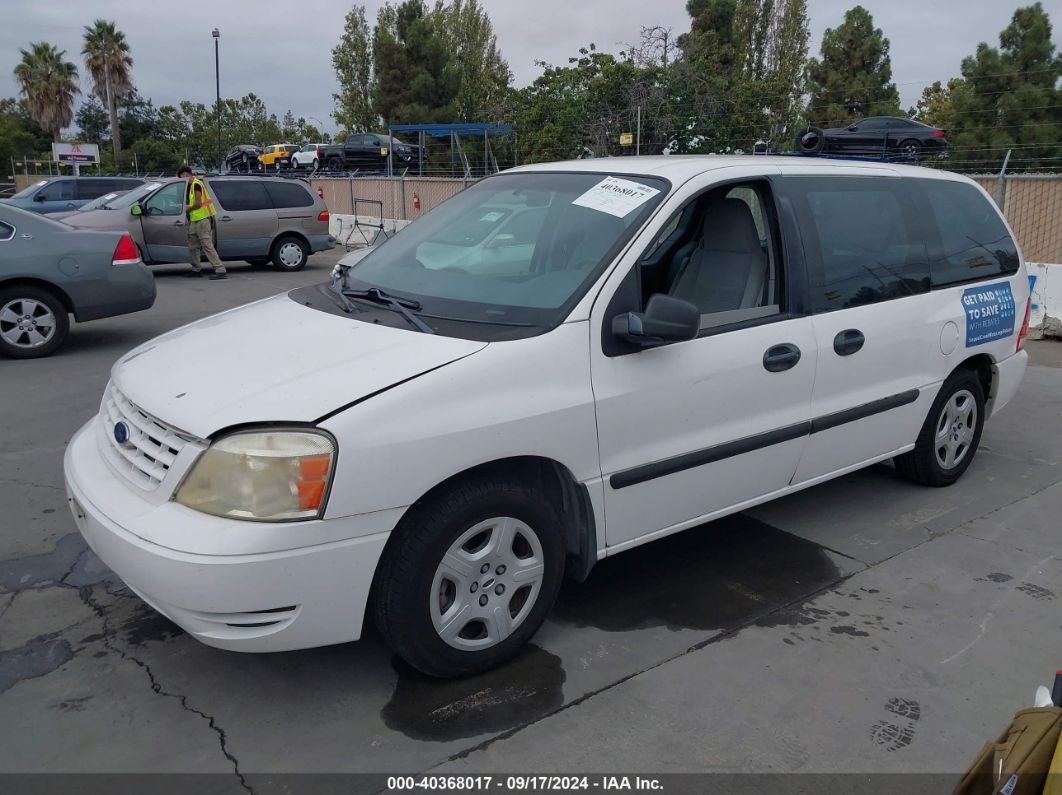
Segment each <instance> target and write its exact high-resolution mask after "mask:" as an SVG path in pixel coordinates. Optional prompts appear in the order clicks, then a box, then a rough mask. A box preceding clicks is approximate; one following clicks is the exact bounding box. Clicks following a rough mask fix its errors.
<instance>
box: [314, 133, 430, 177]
mask: <svg viewBox="0 0 1062 795" xmlns="http://www.w3.org/2000/svg"><path fill="white" fill-rule="evenodd" d="M419 153H420V147H419V146H415V145H413V144H407V143H403V142H402V141H399V140H398V139H397V138H389V137H388V136H387V135H385V134H382V133H355V134H353V135H348V136H347V137H346V138H345V139H344V140H343V141H342V142H341V143H338V144H332V145H329V146H326V147H324V148H323V149H321V151H320V158H321V162H323V163H324V164H325V168H326V169H327V170H329V171H341V170H343V169H351V168H360V169H364V170H366V171H386V170H387V159H388V157H390V158H391V164H392V167H399V166H402V167H404V166H408V165H412V164H414V163H416V162H417V160H418V158H419Z"/></svg>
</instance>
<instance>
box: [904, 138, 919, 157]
mask: <svg viewBox="0 0 1062 795" xmlns="http://www.w3.org/2000/svg"><path fill="white" fill-rule="evenodd" d="M899 149H900V154H901V155H903V156H904V158H905V159H906V160H921V159H922V144H920V143H919V142H918V141H916V140H914V139H913V138H909V139H907V140H906V141H902V142H901V143H900V147H899Z"/></svg>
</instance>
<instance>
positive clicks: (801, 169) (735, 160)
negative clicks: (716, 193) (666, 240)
mask: <svg viewBox="0 0 1062 795" xmlns="http://www.w3.org/2000/svg"><path fill="white" fill-rule="evenodd" d="M749 167H756V168H762V169H764V170H765V171H767V170H770V173H779V172H780V173H782V174H808V173H815V172H819V171H821V172H822V173H824V174H837V173H845V174H853V173H856V174H866V175H868V176H869V175H877V176H903V177H922V178H925V179H946V180H956V181H966V180H967V178H966V177H963V176H961V175H959V174H955V173H952V172H950V171H942V170H939V169H930V168H924V167H922V166H910V165H904V164H901V163H880V162H877V161H866V160H848V159H842V158H818V157H811V156H800V155H796V156H786V155H652V156H646V157H598V158H588V159H586V160H565V161H561V162H556V163H535V164H533V165H527V166H518V167H517V168H515V169H511V170H512V171H576V172H583V173H586V172H590V173H598V172H600V173H607V174H629V175H639V174H640V175H644V176H656V177H664V178H665V179H668V180H670V181H671V182H672V183H675V184H677V183H681V182H685V181H686V180H688V179H690V178H691V177H695V176H697V175H698V174H705V173H708V172H710V171H716V170H719V169H724V168H744V169H748V168H749ZM774 169H777V171H775V170H774Z"/></svg>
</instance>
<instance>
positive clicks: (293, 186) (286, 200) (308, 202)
mask: <svg viewBox="0 0 1062 795" xmlns="http://www.w3.org/2000/svg"><path fill="white" fill-rule="evenodd" d="M265 189H266V192H267V193H268V194H269V198H270V199H271V200H272V202H273V206H274V207H276V208H277V209H281V208H284V207H313V196H311V195H310V192H309V191H308V190H306V188H304V187H303V186H302V184H301V183H299V182H267V183H265Z"/></svg>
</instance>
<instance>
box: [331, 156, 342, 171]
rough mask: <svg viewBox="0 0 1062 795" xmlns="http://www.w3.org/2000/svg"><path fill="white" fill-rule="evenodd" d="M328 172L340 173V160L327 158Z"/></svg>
mask: <svg viewBox="0 0 1062 795" xmlns="http://www.w3.org/2000/svg"><path fill="white" fill-rule="evenodd" d="M328 170H329V171H342V170H343V161H342V160H340V159H339V158H338V157H330V158H328Z"/></svg>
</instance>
